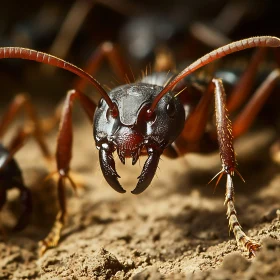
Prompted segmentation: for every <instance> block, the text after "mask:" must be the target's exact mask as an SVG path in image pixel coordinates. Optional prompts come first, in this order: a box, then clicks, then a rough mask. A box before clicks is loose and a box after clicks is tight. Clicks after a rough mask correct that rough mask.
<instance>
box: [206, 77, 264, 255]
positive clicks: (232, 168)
mask: <svg viewBox="0 0 280 280" xmlns="http://www.w3.org/2000/svg"><path fill="white" fill-rule="evenodd" d="M212 81H213V83H214V84H215V111H216V126H217V136H218V143H219V148H220V157H221V161H222V170H221V171H220V172H219V173H218V174H217V175H218V176H219V177H218V180H217V184H218V183H219V180H220V179H221V177H222V176H223V174H226V175H227V183H226V198H225V205H226V206H227V218H228V221H229V228H230V230H232V231H233V233H234V236H235V239H236V241H237V243H238V244H239V245H241V246H243V247H244V248H245V249H247V251H248V252H249V255H250V256H251V255H255V252H256V251H257V250H258V248H259V247H260V244H258V243H257V242H255V241H254V240H252V239H250V238H249V237H248V236H247V235H246V234H245V233H244V231H243V230H242V228H241V226H240V223H239V222H238V219H237V216H236V210H235V207H234V188H233V182H232V177H233V176H234V172H236V173H237V174H238V175H239V176H241V175H240V173H239V172H238V171H237V170H236V159H235V152H234V148H233V136H232V125H231V121H230V119H229V117H228V112H227V108H226V106H225V104H226V101H225V98H226V97H225V91H224V87H223V83H222V80H220V79H213V80H212ZM217 175H216V176H217ZM216 176H215V177H216ZM215 177H214V178H215ZM214 178H213V179H214ZM241 178H242V177H241ZM213 179H212V180H213ZM212 180H211V181H212ZM211 181H210V182H211Z"/></svg>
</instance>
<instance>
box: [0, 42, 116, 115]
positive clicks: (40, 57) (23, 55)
mask: <svg viewBox="0 0 280 280" xmlns="http://www.w3.org/2000/svg"><path fill="white" fill-rule="evenodd" d="M4 58H20V59H26V60H33V61H36V62H41V63H44V64H49V65H53V66H56V67H58V68H62V69H65V70H67V71H69V72H72V73H74V74H76V75H78V76H79V77H81V78H83V79H86V80H87V81H89V82H90V83H91V84H92V85H93V86H94V87H95V88H96V89H97V90H98V91H99V93H100V94H101V95H102V97H103V98H104V100H105V101H106V102H107V104H108V106H109V108H110V109H111V111H112V112H113V111H114V113H116V108H115V104H114V103H113V102H112V100H111V99H110V97H109V95H108V94H107V92H106V91H105V90H104V88H103V87H102V86H101V85H100V84H99V82H97V81H96V80H95V79H94V78H93V77H92V76H91V75H90V74H88V73H87V72H85V71H83V70H82V69H81V68H79V67H77V66H75V65H74V64H71V63H69V62H67V61H65V60H63V59H61V58H58V57H56V56H53V55H50V54H47V53H43V52H38V51H35V50H32V49H26V48H21V47H4V48H0V59H4Z"/></svg>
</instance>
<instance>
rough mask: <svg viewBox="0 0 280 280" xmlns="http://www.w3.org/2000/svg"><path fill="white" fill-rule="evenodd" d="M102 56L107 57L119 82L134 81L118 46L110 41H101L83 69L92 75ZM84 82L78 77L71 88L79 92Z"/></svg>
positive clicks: (83, 87) (83, 86) (82, 90)
mask: <svg viewBox="0 0 280 280" xmlns="http://www.w3.org/2000/svg"><path fill="white" fill-rule="evenodd" d="M104 58H107V60H108V62H109V63H110V66H111V67H112V69H113V72H114V73H116V74H117V76H118V78H119V79H120V80H121V82H123V83H128V82H129V83H130V81H134V77H133V74H132V71H131V69H129V68H128V67H127V63H126V62H125V60H124V58H123V57H122V55H121V53H120V50H119V48H118V46H117V45H115V44H113V43H111V42H104V43H102V44H101V45H100V46H99V47H98V48H97V49H96V50H95V51H94V52H93V54H92V55H91V57H90V58H89V63H88V64H87V66H86V68H85V71H86V72H87V73H90V74H91V75H93V76H94V74H95V73H96V72H97V70H98V69H99V67H100V64H101V62H102V60H103V59H104ZM86 84H87V81H86V80H85V79H78V80H77V81H76V83H74V86H73V88H75V89H77V90H78V91H80V92H84V91H85V87H86Z"/></svg>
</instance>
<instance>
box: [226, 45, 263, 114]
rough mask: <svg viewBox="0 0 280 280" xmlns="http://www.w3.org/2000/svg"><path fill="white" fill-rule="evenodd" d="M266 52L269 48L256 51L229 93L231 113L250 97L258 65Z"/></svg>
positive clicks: (228, 105) (229, 109)
mask: <svg viewBox="0 0 280 280" xmlns="http://www.w3.org/2000/svg"><path fill="white" fill-rule="evenodd" d="M266 52H267V48H258V49H257V50H256V51H255V53H254V55H253V57H252V58H251V61H250V63H249V65H248V67H247V69H246V70H245V72H244V73H243V75H242V76H241V78H240V79H239V81H238V83H237V84H236V85H235V87H234V89H233V90H232V92H231V94H230V95H229V98H228V102H227V108H228V111H229V113H231V112H234V111H235V110H237V109H238V108H239V107H240V106H241V105H242V104H243V103H244V101H245V99H246V97H248V95H249V93H250V91H251V89H252V87H253V85H254V82H255V77H256V74H257V71H258V66H259V65H260V63H261V62H262V61H263V59H264V57H265V54H266Z"/></svg>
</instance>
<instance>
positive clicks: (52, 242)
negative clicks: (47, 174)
mask: <svg viewBox="0 0 280 280" xmlns="http://www.w3.org/2000/svg"><path fill="white" fill-rule="evenodd" d="M76 99H78V100H79V101H80V104H81V105H82V108H83V109H84V111H85V112H86V114H87V116H88V118H89V120H90V122H91V123H92V120H93V114H94V111H95V108H96V105H95V104H94V103H93V102H92V101H91V99H90V98H88V97H87V96H86V95H84V94H82V93H81V92H79V91H77V90H70V91H69V92H68V93H67V97H66V100H65V103H64V107H63V110H62V116H61V119H60V126H59V133H58V138H57V148H56V163H57V172H58V175H59V179H58V202H59V208H60V211H59V213H58V215H57V217H56V220H55V223H54V225H53V227H52V229H51V231H50V233H49V234H48V236H47V237H46V238H45V239H44V240H42V241H41V242H40V244H39V247H40V252H39V253H40V255H42V254H44V252H45V251H46V250H47V249H48V248H51V247H55V246H57V244H58V242H59V239H60V236H61V230H62V228H63V226H64V224H65V218H66V199H65V181H66V180H68V181H69V182H70V184H71V185H72V187H73V188H74V189H76V186H75V183H74V181H73V180H72V178H71V177H70V175H69V171H70V161H71V157H72V144H73V132H72V107H73V103H74V101H75V100H76Z"/></svg>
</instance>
